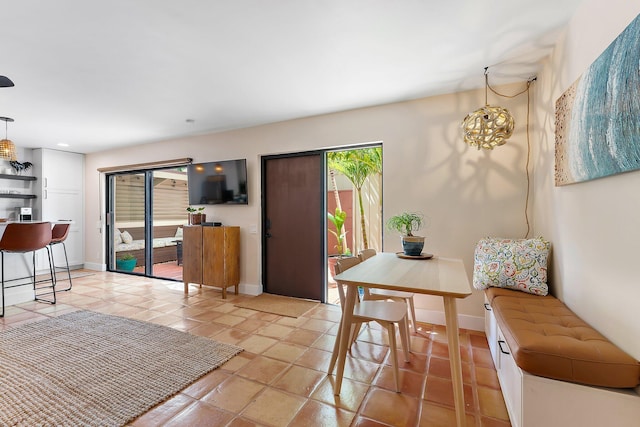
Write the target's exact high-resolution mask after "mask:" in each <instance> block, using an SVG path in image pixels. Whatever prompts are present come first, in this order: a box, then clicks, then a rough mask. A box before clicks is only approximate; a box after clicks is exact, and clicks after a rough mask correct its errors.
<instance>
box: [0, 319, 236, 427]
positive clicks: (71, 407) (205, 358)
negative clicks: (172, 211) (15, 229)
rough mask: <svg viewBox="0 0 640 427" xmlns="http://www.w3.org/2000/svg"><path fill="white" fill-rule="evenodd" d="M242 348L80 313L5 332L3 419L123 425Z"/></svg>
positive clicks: (0, 359)
mask: <svg viewBox="0 0 640 427" xmlns="http://www.w3.org/2000/svg"><path fill="white" fill-rule="evenodd" d="M241 351H242V349H241V348H240V347H236V346H233V345H228V344H223V343H219V342H216V341H213V340H211V339H208V338H204V337H199V336H195V335H190V334H188V333H185V332H181V331H177V330H175V329H171V328H169V327H166V326H161V325H156V324H153V323H148V322H141V321H137V320H131V319H126V318H123V317H117V316H110V315H106V314H101V313H95V312H90V311H77V312H73V313H69V314H65V315H62V316H60V317H57V318H51V319H46V320H43V321H39V322H34V323H29V324H25V325H22V326H19V327H16V328H12V329H9V330H6V331H2V332H0V390H2V397H0V425H2V426H36V425H38V426H45V425H46V426H122V425H125V424H127V423H128V422H130V421H132V420H133V419H135V418H136V417H138V416H139V415H141V414H143V413H145V412H146V411H147V410H149V409H151V408H152V407H153V406H155V405H156V404H158V403H160V402H162V401H164V400H166V399H167V398H169V397H171V396H173V395H174V394H176V393H178V392H179V391H180V390H182V389H183V388H185V387H186V386H188V385H189V384H191V383H192V382H194V381H195V380H197V379H198V378H200V377H201V376H203V375H204V374H206V373H208V372H210V371H212V370H213V369H215V368H217V367H219V366H220V365H222V364H223V363H224V362H226V361H227V360H229V359H231V358H232V357H233V356H235V355H236V354H238V353H239V352H241Z"/></svg>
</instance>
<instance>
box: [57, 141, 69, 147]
mask: <svg viewBox="0 0 640 427" xmlns="http://www.w3.org/2000/svg"><path fill="white" fill-rule="evenodd" d="M68 146H69V144H65V143H64V142H59V143H58V147H68Z"/></svg>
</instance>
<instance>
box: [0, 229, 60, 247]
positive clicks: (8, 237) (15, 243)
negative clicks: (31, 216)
mask: <svg viewBox="0 0 640 427" xmlns="http://www.w3.org/2000/svg"><path fill="white" fill-rule="evenodd" d="M50 242H51V223H50V222H34V223H28V222H16V223H11V224H7V227H6V228H5V230H4V233H3V234H2V239H0V250H2V251H8V252H31V251H36V250H38V249H42V248H44V247H46V246H47V245H48V244H49V243H50Z"/></svg>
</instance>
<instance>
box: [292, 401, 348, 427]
mask: <svg viewBox="0 0 640 427" xmlns="http://www.w3.org/2000/svg"><path fill="white" fill-rule="evenodd" d="M354 417H355V413H353V412H349V411H345V410H344V409H340V408H336V407H334V406H331V405H327V404H324V403H321V402H316V401H315V400H309V401H307V403H306V404H305V405H304V406H303V407H302V409H301V410H300V412H298V415H296V416H295V417H294V418H293V420H292V421H291V423H290V424H289V427H309V426H311V425H313V426H314V427H348V426H350V425H351V422H352V421H353V418H354Z"/></svg>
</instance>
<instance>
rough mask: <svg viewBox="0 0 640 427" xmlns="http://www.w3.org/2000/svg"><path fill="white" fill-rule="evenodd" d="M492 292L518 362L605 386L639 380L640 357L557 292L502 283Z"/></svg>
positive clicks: (559, 376)
mask: <svg viewBox="0 0 640 427" xmlns="http://www.w3.org/2000/svg"><path fill="white" fill-rule="evenodd" d="M499 291H502V292H495V291H493V292H492V293H491V295H488V299H489V301H490V303H491V308H492V310H493V312H494V315H495V317H496V321H497V322H498V325H499V326H500V330H501V331H502V333H503V335H504V338H505V340H506V342H507V344H508V345H509V349H510V350H511V353H512V354H513V358H514V360H515V362H516V364H517V365H518V366H519V367H520V368H521V369H522V370H524V371H527V372H529V373H531V374H534V375H538V376H542V377H547V378H553V379H557V380H564V381H571V382H575V383H580V384H587V385H595V386H602V387H615V388H630V387H635V386H636V385H638V384H639V383H640V363H638V361H637V360H635V359H634V358H632V357H631V356H629V355H628V354H627V353H625V352H624V351H622V350H621V349H620V348H618V347H617V346H615V345H614V344H613V343H612V342H610V341H609V340H608V339H607V338H605V337H604V336H603V335H602V334H600V333H599V332H597V331H596V330H595V329H593V328H592V327H591V326H589V325H588V324H587V323H585V322H584V321H583V320H582V319H580V318H579V317H578V316H577V315H576V314H575V313H573V312H572V311H571V310H569V308H568V307H567V306H566V305H565V304H564V303H563V302H562V301H560V300H558V299H557V298H555V297H553V296H551V295H548V296H535V295H531V294H525V293H521V292H516V291H509V290H504V289H500V290H499Z"/></svg>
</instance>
